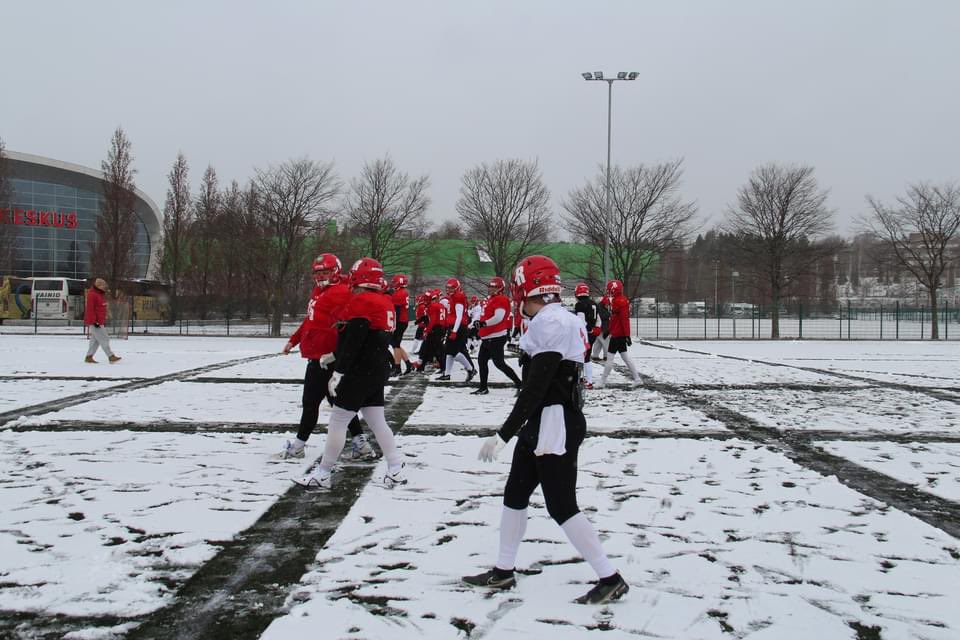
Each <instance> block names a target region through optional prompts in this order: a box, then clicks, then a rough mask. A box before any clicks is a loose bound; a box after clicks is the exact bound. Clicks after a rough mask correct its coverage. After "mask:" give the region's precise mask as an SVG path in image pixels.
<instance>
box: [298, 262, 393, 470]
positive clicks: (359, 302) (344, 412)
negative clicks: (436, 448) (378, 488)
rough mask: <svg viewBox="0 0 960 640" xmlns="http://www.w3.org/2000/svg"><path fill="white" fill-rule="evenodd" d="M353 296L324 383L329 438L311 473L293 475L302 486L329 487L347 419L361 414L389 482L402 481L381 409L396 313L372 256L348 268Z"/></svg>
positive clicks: (389, 433)
mask: <svg viewBox="0 0 960 640" xmlns="http://www.w3.org/2000/svg"><path fill="white" fill-rule="evenodd" d="M349 282H350V286H351V287H352V288H353V293H354V295H353V297H352V298H350V301H349V302H348V303H347V306H346V309H345V310H344V313H343V319H344V321H345V322H346V326H345V327H344V329H343V333H342V334H341V335H340V339H339V342H338V344H337V352H336V359H335V360H334V371H333V374H332V375H331V376H330V381H329V382H328V383H327V389H328V392H329V394H330V396H331V397H332V398H333V409H331V410H330V421H329V423H328V424H327V441H326V444H325V446H324V450H323V458H321V460H320V464H319V465H317V467H316V468H315V469H314V471H313V473H311V474H310V475H308V476H306V477H303V478H298V479H296V480H295V482H296V483H297V484H300V485H303V486H305V487H313V488H319V489H329V488H330V487H331V486H332V480H331V474H332V472H333V467H334V465H335V464H336V463H337V459H338V458H339V457H340V451H341V449H343V444H344V441H345V439H346V432H347V425H348V424H349V423H350V422H351V421H352V420H353V419H354V418H356V416H357V412H361V413H362V414H363V418H364V420H366V422H367V424H368V425H369V426H370V430H371V431H373V435H374V436H376V438H377V444H379V445H380V450H381V451H383V456H384V457H385V458H386V459H387V475H386V477H385V478H384V482H386V483H387V484H388V485H391V486H392V485H397V484H404V483H405V482H406V480H404V478H403V462H402V461H401V459H400V452H399V451H398V450H397V444H396V441H395V440H394V437H393V431H391V430H390V427H389V426H388V425H387V420H386V417H385V416H384V411H383V387H384V385H385V384H386V380H387V377H388V376H389V373H390V366H391V365H390V361H389V360H388V358H389V353H388V351H387V345H389V344H390V335H391V333H392V332H393V330H394V328H395V325H396V319H395V317H394V309H393V304H392V303H391V301H390V300H389V299H388V298H387V297H386V296H384V295H383V290H384V288H385V282H384V281H383V267H382V266H381V265H380V263H379V262H377V261H376V260H374V259H373V258H361V259H360V260H357V262H356V263H354V265H353V268H352V269H351V270H350V276H349Z"/></svg>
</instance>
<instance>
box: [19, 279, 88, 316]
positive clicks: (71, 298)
mask: <svg viewBox="0 0 960 640" xmlns="http://www.w3.org/2000/svg"><path fill="white" fill-rule="evenodd" d="M30 302H31V303H32V304H33V311H32V313H35V314H36V317H37V318H38V319H41V320H83V308H84V302H85V300H84V281H83V280H77V279H74V278H33V287H32V291H31V293H30Z"/></svg>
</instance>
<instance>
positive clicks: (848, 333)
mask: <svg viewBox="0 0 960 640" xmlns="http://www.w3.org/2000/svg"><path fill="white" fill-rule="evenodd" d="M849 339H850V300H849V299H847V340H849Z"/></svg>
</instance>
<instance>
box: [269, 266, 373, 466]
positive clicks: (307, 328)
mask: <svg viewBox="0 0 960 640" xmlns="http://www.w3.org/2000/svg"><path fill="white" fill-rule="evenodd" d="M313 282H314V284H315V285H316V286H314V288H313V292H312V293H311V295H310V301H309V302H308V303H307V317H306V318H304V319H303V322H302V323H301V324H300V327H299V328H298V329H297V330H296V331H295V332H294V333H293V335H292V336H290V340H288V341H287V344H286V345H284V347H283V353H284V354H288V353H290V351H291V350H292V349H293V348H294V347H296V346H297V345H300V355H301V356H303V357H304V358H306V359H307V371H306V373H305V374H304V376H303V400H302V402H301V405H302V407H303V410H302V412H301V414H300V428H299V429H298V430H297V437H296V438H295V439H294V440H287V441H286V443H285V444H284V446H283V450H282V451H281V452H280V454H279V456H278V457H279V458H281V459H287V458H303V457H304V452H303V449H304V445H306V444H307V440H308V439H309V438H310V434H312V433H313V430H314V429H315V428H316V427H317V418H319V416H320V403H321V402H323V399H324V398H328V399H329V394H328V392H327V383H328V382H329V381H330V376H331V375H332V374H333V365H332V363H333V359H334V352H335V351H336V348H337V321H338V320H340V319H341V318H342V314H343V310H344V307H346V305H347V303H348V302H349V301H350V298H352V297H353V293H351V291H350V287H349V286H348V285H347V284H346V283H344V282H341V280H340V260H339V259H338V258H337V256H335V255H333V254H332V253H322V254H320V255H319V256H317V258H316V260H314V261H313ZM348 429H349V430H350V435H351V436H352V438H351V451H350V455H351V457H352V458H353V459H362V458H374V457H376V452H375V451H374V450H373V447H371V446H370V443H369V442H367V438H366V436H364V435H363V431H362V430H361V428H360V420H358V419H357V418H356V417H354V419H353V420H351V421H350V424H349V425H348Z"/></svg>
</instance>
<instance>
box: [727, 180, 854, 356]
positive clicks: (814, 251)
mask: <svg viewBox="0 0 960 640" xmlns="http://www.w3.org/2000/svg"><path fill="white" fill-rule="evenodd" d="M826 200H827V191H825V190H821V189H820V188H819V186H818V185H817V180H816V178H814V176H813V167H802V166H787V165H778V164H773V163H771V164H767V165H763V166H761V167H759V168H757V169H755V170H754V171H753V173H752V174H751V175H750V179H749V180H748V182H747V184H745V185H744V186H742V187H740V190H739V191H738V194H737V206H736V207H730V208H729V209H728V210H727V219H726V224H725V226H726V230H727V231H728V232H729V233H732V234H733V235H734V236H735V238H736V243H737V249H738V252H739V254H740V259H741V260H743V261H744V262H745V263H747V264H750V265H752V266H753V268H754V272H755V273H756V274H757V277H758V279H760V280H761V281H762V282H763V283H764V284H765V285H766V287H769V293H770V300H771V303H772V310H771V314H770V317H771V323H770V325H771V327H770V337H771V338H779V337H780V303H781V300H782V299H783V298H784V295H785V294H786V293H787V292H788V291H789V287H790V286H792V285H795V284H796V283H797V281H798V279H799V278H800V276H805V275H808V274H810V273H812V272H813V271H814V265H815V264H816V263H817V262H818V261H819V260H820V259H821V258H823V257H824V255H827V254H832V253H833V252H834V251H835V250H836V247H834V246H833V245H831V244H829V243H825V242H817V240H819V239H821V238H822V237H823V236H825V235H826V234H827V233H829V232H830V230H831V229H832V228H833V211H831V210H830V209H828V208H827V207H826Z"/></svg>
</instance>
